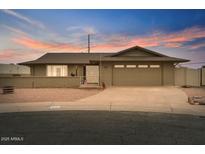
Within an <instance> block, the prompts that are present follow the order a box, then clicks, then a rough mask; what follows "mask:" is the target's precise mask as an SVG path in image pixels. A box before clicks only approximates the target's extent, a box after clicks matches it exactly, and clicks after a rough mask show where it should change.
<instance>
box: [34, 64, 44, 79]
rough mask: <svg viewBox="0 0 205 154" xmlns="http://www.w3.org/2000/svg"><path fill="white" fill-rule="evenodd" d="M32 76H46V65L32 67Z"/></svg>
mask: <svg viewBox="0 0 205 154" xmlns="http://www.w3.org/2000/svg"><path fill="white" fill-rule="evenodd" d="M30 68H31V75H32V76H46V65H33V66H30Z"/></svg>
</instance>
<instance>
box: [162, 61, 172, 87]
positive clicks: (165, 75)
mask: <svg viewBox="0 0 205 154" xmlns="http://www.w3.org/2000/svg"><path fill="white" fill-rule="evenodd" d="M162 84H163V85H165V86H168V85H174V65H173V63H162Z"/></svg>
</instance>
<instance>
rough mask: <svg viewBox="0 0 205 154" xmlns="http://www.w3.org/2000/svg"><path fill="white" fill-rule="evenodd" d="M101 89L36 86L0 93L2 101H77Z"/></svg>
mask: <svg viewBox="0 0 205 154" xmlns="http://www.w3.org/2000/svg"><path fill="white" fill-rule="evenodd" d="M100 91H101V90H99V89H74V88H36V89H15V92H14V94H6V95H4V94H2V92H1V93H0V103H29V102H36V103H37V102H48V101H60V102H69V101H76V100H78V99H82V98H85V97H89V96H92V95H95V94H97V93H99V92H100Z"/></svg>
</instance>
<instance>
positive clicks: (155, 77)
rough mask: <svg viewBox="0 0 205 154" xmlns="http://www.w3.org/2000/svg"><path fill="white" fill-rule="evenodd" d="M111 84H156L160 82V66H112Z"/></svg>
mask: <svg viewBox="0 0 205 154" xmlns="http://www.w3.org/2000/svg"><path fill="white" fill-rule="evenodd" d="M113 85H115V86H158V85H162V83H161V68H137V67H136V68H126V67H124V68H115V67H113Z"/></svg>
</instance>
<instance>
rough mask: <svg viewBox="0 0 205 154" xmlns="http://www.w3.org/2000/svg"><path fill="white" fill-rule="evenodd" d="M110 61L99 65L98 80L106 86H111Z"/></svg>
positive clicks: (111, 69)
mask: <svg viewBox="0 0 205 154" xmlns="http://www.w3.org/2000/svg"><path fill="white" fill-rule="evenodd" d="M112 66H113V65H112V62H107V63H102V65H101V66H100V82H101V83H102V82H104V83H105V85H106V86H112V71H113V68H112Z"/></svg>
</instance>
